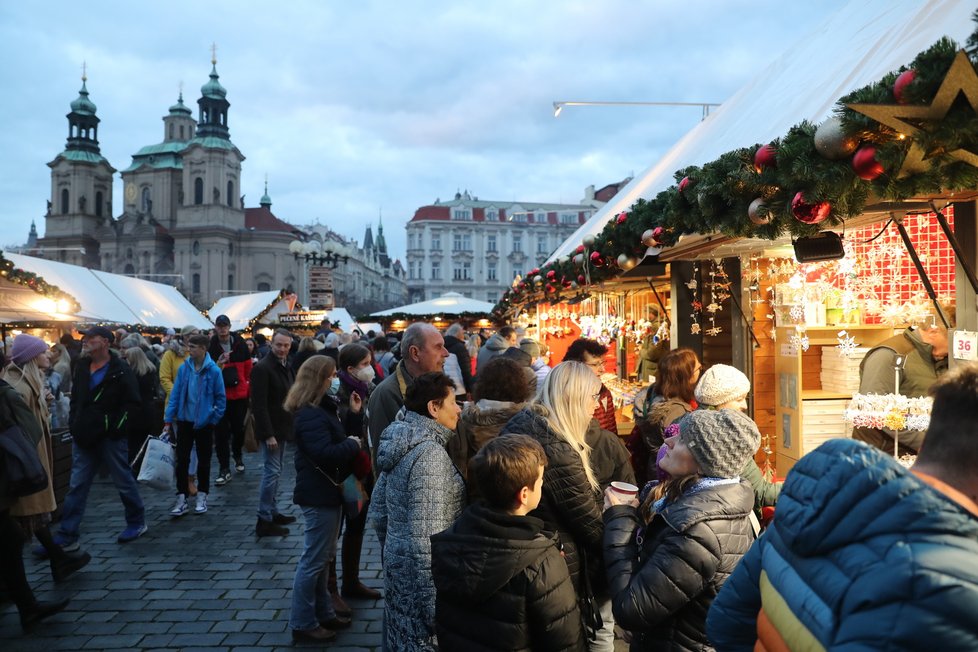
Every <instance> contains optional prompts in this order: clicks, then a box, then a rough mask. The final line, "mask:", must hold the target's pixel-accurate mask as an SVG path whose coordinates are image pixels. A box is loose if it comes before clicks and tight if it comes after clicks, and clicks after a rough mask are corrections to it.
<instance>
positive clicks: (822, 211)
mask: <svg viewBox="0 0 978 652" xmlns="http://www.w3.org/2000/svg"><path fill="white" fill-rule="evenodd" d="M831 212H832V204H830V203H829V202H827V201H817V202H809V201H808V200H807V199H806V198H805V192H804V191H803V190H800V191H798V192H797V193H795V198H794V199H792V200H791V214H792V215H794V216H795V219H796V220H798V221H799V222H802V223H803V224H818V223H819V222H822V221H824V220H825V218H827V217H828V216H829V214H830V213H831Z"/></svg>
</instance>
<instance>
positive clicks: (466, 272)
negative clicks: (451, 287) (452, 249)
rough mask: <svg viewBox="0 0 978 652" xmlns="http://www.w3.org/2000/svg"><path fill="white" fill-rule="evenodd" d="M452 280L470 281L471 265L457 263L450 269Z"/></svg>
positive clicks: (468, 263)
mask: <svg viewBox="0 0 978 652" xmlns="http://www.w3.org/2000/svg"><path fill="white" fill-rule="evenodd" d="M452 279H453V280H455V281H470V280H472V263H470V262H468V261H466V262H457V263H455V265H454V267H453V268H452Z"/></svg>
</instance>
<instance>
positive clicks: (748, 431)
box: [663, 410, 761, 478]
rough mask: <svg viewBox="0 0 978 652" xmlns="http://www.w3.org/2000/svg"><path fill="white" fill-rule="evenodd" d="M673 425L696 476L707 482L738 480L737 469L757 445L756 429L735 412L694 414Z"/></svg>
mask: <svg viewBox="0 0 978 652" xmlns="http://www.w3.org/2000/svg"><path fill="white" fill-rule="evenodd" d="M677 425H678V426H679V442H680V443H682V444H684V445H685V446H686V448H687V449H689V452H690V454H691V455H692V457H693V459H694V460H695V461H696V466H697V467H698V468H699V472H700V473H699V474H700V475H703V476H706V477H710V478H737V477H740V471H741V469H743V468H744V465H745V464H747V462H748V460H750V458H752V457H753V456H754V453H755V452H756V451H757V449H758V447H759V446H760V445H761V433H760V431H758V429H757V425H756V424H755V423H754V422H753V421H751V419H750V417H748V416H746V415H744V414H741V413H740V412H737V411H736V410H696V411H694V412H690V413H689V414H687V415H686V416H684V417H683V418H682V419H680V420H679V421H678V422H677ZM668 457H669V454H668V453H667V454H666V458H668ZM666 458H663V462H665V459H666ZM663 468H665V465H663ZM665 470H666V471H668V469H665Z"/></svg>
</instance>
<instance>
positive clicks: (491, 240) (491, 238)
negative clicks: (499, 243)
mask: <svg viewBox="0 0 978 652" xmlns="http://www.w3.org/2000/svg"><path fill="white" fill-rule="evenodd" d="M486 251H496V236H495V234H489V235H487V236H486Z"/></svg>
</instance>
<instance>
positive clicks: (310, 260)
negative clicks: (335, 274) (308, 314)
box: [289, 240, 350, 302]
mask: <svg viewBox="0 0 978 652" xmlns="http://www.w3.org/2000/svg"><path fill="white" fill-rule="evenodd" d="M289 251H291V252H292V257H293V258H295V260H296V261H297V262H298V261H300V260H301V261H303V264H302V276H301V278H302V286H303V289H304V291H305V293H306V294H307V295H308V294H309V267H310V266H311V265H316V266H319V267H323V266H328V267H331V268H332V269H336V268H337V267H339V265H340V263H343V264H344V265H345V264H346V263H348V262H349V261H350V257H349V256H347V255H345V254H340V252H339V251H336V250H334V249H333V245H332V244H331V243H330V242H326V243H320V242H319V241H318V240H309V241H308V242H303V241H302V240H293V241H292V242H290V243H289ZM307 298H308V299H309V300H310V302H311V297H307Z"/></svg>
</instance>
